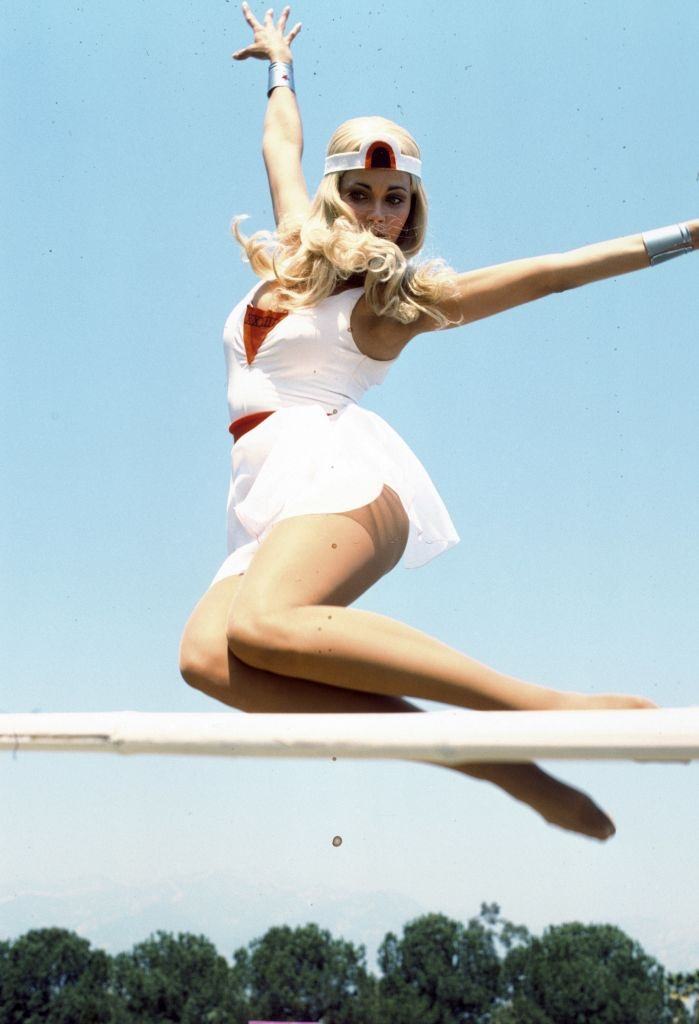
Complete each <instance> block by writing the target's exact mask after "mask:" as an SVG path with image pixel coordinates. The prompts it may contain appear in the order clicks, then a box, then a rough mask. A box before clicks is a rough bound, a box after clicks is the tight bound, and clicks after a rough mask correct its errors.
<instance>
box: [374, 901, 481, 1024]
mask: <svg viewBox="0 0 699 1024" xmlns="http://www.w3.org/2000/svg"><path fill="white" fill-rule="evenodd" d="M482 909H483V908H482ZM496 909H497V908H496ZM495 938H496V936H495V934H494V931H493V929H492V927H487V926H486V924H484V923H483V921H481V920H479V919H477V918H473V919H471V920H470V921H469V922H468V925H466V926H464V925H463V924H461V923H460V922H458V921H453V920H451V919H450V918H448V917H445V916H444V915H443V914H426V915H425V916H424V917H419V918H416V919H415V920H414V921H410V922H409V923H408V924H407V925H406V926H405V927H404V929H403V935H402V937H401V938H397V937H396V936H395V935H394V934H393V933H391V932H389V933H388V935H387V936H386V938H385V939H384V941H383V943H382V944H381V947H380V948H379V965H380V967H381V971H382V974H383V977H382V978H381V980H380V982H379V992H380V1021H381V1022H382V1024H384V1022H385V1024H481V1022H482V1024H486V1022H487V1021H489V1019H490V1017H489V1014H490V1011H491V1009H492V1008H493V1006H494V1002H495V1000H496V997H497V993H498V982H499V975H500V960H499V958H498V954H497V950H496V946H495Z"/></svg>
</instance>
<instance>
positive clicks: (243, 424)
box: [228, 409, 337, 441]
mask: <svg viewBox="0 0 699 1024" xmlns="http://www.w3.org/2000/svg"><path fill="white" fill-rule="evenodd" d="M276 411H277V410H276V409H270V411H269V412H251V413H248V415H247V416H241V417H240V419H237V420H234V421H233V423H231V425H230V427H229V428H228V433H229V434H232V435H233V439H234V440H235V441H239V440H240V439H241V437H242V436H243V434H247V432H248V430H252V428H253V427H256V426H257V425H258V424H259V423H262V421H263V420H266V419H267V417H268V416H271V415H272V413H273V412H276ZM334 412H337V409H335V410H333V412H329V413H326V415H327V416H332V415H333V414H334Z"/></svg>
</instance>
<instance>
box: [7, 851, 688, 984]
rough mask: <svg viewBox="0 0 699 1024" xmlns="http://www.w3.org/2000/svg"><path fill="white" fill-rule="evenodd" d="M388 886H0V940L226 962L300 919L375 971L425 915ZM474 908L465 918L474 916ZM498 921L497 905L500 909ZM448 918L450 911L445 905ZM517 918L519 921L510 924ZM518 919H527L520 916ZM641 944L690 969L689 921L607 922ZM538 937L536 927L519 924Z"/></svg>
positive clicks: (210, 879)
mask: <svg viewBox="0 0 699 1024" xmlns="http://www.w3.org/2000/svg"><path fill="white" fill-rule="evenodd" d="M435 910H437V911H442V912H444V913H447V914H449V910H448V909H445V908H442V907H427V906H424V905H422V904H420V903H418V902H417V901H415V900H412V899H411V898H410V897H408V896H406V895H405V894H403V893H398V892H387V891H377V892H365V891H364V892H361V893H358V892H349V891H348V892H347V893H346V894H343V895H341V896H340V895H338V894H337V892H331V891H323V889H322V888H320V889H316V888H314V890H313V892H303V891H298V890H295V889H293V888H291V887H284V886H274V887H270V886H266V887H265V888H264V889H256V888H255V885H254V880H252V882H248V881H246V880H245V879H241V878H232V877H231V876H228V875H227V874H225V873H224V872H219V871H217V872H210V873H201V874H198V875H187V876H182V877H176V876H169V877H162V878H160V879H158V880H157V881H153V882H142V883H128V884H126V883H124V884H122V883H119V882H115V881H114V880H112V879H107V878H101V877H99V876H94V877H91V878H86V879H83V880H81V881H80V882H75V881H73V882H70V883H68V882H66V883H65V884H64V885H63V886H61V887H60V889H58V887H55V886H54V887H52V888H51V889H49V888H43V887H42V886H41V885H40V884H34V883H33V884H23V885H20V884H18V885H15V886H8V885H5V886H2V885H0V937H1V938H5V939H7V938H16V937H17V936H18V935H21V934H23V933H24V932H26V931H29V929H30V928H45V927H49V926H58V927H62V928H69V929H71V930H72V931H75V932H77V934H78V935H81V936H83V937H84V938H86V939H89V940H90V942H91V943H92V945H93V946H96V947H98V948H100V949H105V950H107V951H108V952H109V953H118V952H121V951H123V950H127V949H130V948H131V947H132V946H133V945H134V944H135V943H137V942H141V941H142V940H143V939H146V938H147V937H148V936H149V935H151V934H152V933H153V932H155V931H158V930H162V931H168V932H175V933H176V932H192V933H194V934H197V935H205V936H206V937H207V938H208V939H210V940H211V941H212V942H213V943H214V945H215V946H216V948H217V949H218V951H219V952H220V953H221V954H222V955H223V956H225V957H226V958H227V959H229V960H230V958H231V955H232V953H233V951H234V950H235V949H238V948H239V947H240V946H245V945H247V943H248V942H250V941H251V940H252V939H255V938H259V937H261V936H262V935H263V934H264V933H265V932H266V931H267V929H268V928H271V927H272V926H273V925H280V924H287V925H290V926H292V927H295V926H297V925H304V924H307V923H308V922H310V921H313V922H315V923H316V924H318V925H319V926H320V927H321V928H327V929H328V930H329V931H330V932H331V933H332V935H333V936H334V937H335V938H344V939H348V940H350V941H352V942H354V943H355V944H359V943H361V944H363V945H364V946H365V948H366V951H367V964H368V966H369V968H370V969H371V970H373V971H377V968H376V951H377V949H378V947H379V945H380V943H381V942H382V940H383V938H384V936H385V935H386V932H388V931H393V932H396V933H397V934H400V932H401V930H402V928H403V925H404V924H405V923H406V922H407V921H410V920H412V919H413V918H414V917H418V916H419V915H420V914H425V913H429V912H431V911H435ZM478 910H479V907H474V908H473V910H472V911H471V912H470V914H469V916H477V914H478ZM502 914H503V916H504V917H505V918H507V916H508V914H507V907H503V908H502ZM452 916H454V917H457V918H458V917H459V914H458V912H456V911H454V912H453V914H452ZM516 923H520V922H516ZM524 923H527V922H524ZM609 923H611V924H617V925H618V926H619V927H620V928H622V929H623V930H624V931H625V932H626V933H627V934H628V935H630V936H631V937H632V938H634V939H636V940H637V941H638V942H640V943H641V945H642V946H643V948H644V949H645V950H646V952H647V953H649V954H650V955H651V956H654V957H655V958H656V959H657V960H659V962H660V963H661V964H662V965H663V966H664V967H665V968H666V969H667V970H669V971H690V970H696V969H697V967H699V927H698V926H697V923H696V922H695V921H693V920H689V919H688V920H685V921H676V922H674V923H673V924H672V926H671V927H668V926H667V925H664V924H660V923H659V922H658V921H655V920H654V919H652V918H650V917H644V916H640V915H639V916H633V917H630V918H629V919H628V920H626V921H613V922H612V921H610V922H609ZM528 927H530V928H531V930H532V931H533V932H535V933H537V934H538V931H539V929H537V928H535V927H534V926H532V925H528Z"/></svg>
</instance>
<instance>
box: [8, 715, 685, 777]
mask: <svg viewBox="0 0 699 1024" xmlns="http://www.w3.org/2000/svg"><path fill="white" fill-rule="evenodd" d="M0 749H4V750H8V751H22V752H24V751H32V750H39V751H42V750H43V751H46V750H63V751H70V752H76V751H89V752H99V751H106V752H112V753H117V754H200V755H208V756H217V757H320V758H333V757H334V758H338V759H339V758H364V759H378V758H397V759H401V760H408V761H423V760H425V761H426V760H431V761H442V762H446V763H448V764H458V763H459V762H466V761H474V762H475V761H501V762H505V761H511V762H516V761H532V760H534V759H543V760H591V759H594V760H634V761H690V760H699V707H691V708H660V709H658V710H655V709H649V710H632V711H462V710H456V709H455V710H445V711H431V712H427V713H425V714H414V713H399V714H357V715H347V714H344V715H340V714H319V715H306V714H303V715H300V714H283V715H282V714H269V715H267V714H250V715H245V714H241V713H236V712H215V713H184V712H172V713H169V712H168V713H150V712H136V711H108V712H95V713H83V712H77V713H57V714H53V713H50V714H45V713H39V714H12V715H0Z"/></svg>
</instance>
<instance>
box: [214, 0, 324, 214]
mask: <svg viewBox="0 0 699 1024" xmlns="http://www.w3.org/2000/svg"><path fill="white" fill-rule="evenodd" d="M242 10H243V16H244V18H245V20H246V21H247V23H248V25H249V26H250V28H251V29H252V30H253V32H254V39H253V42H252V43H251V44H250V46H246V47H244V49H242V50H237V51H236V52H235V53H234V54H233V58H234V60H245V59H246V58H247V57H256V58H258V60H269V61H281V62H282V63H283V64H288V65H291V64H292V56H291V43H292V41H293V40H294V38H295V37H296V36H297V35H298V33H299V32H300V31H301V24H300V22H298V23H297V24H296V25H294V27H293V28H292V30H291V31H290V32H289V33H288V34H285V30H286V23H287V20H288V18H289V12H290V10H291V8H290V7H288V6H287V7H285V8H284V10H283V11H282V13H281V16H280V18H279V21H278V22H277V23H276V25H275V23H274V17H273V11H272V9H271V8H270V9H269V10H268V11H267V13H266V14H265V20H264V24H261V23H260V22H259V21H258V20H257V18H256V17H255V15H254V14H253V13H252V11H251V10H250V8H249V7H248V5H247V4H246V3H243V5H242ZM302 154H303V128H302V125H301V114H300V111H299V107H298V103H297V102H296V93H295V92H294V91H293V90H292V89H288V88H274V89H272V91H271V93H270V94H269V99H268V102H267V112H266V114H265V122H264V132H263V136H262V156H263V158H264V162H265V168H266V169H267V178H268V180H269V189H270V194H271V196H272V205H273V207H274V219H275V222H276V223H277V224H279V222H280V220H281V219H282V217H286V216H291V217H294V218H295V217H302V218H303V217H305V215H306V213H307V212H308V207H309V205H310V202H309V198H308V190H307V188H306V181H305V179H304V176H303V170H302V167H301V156H302Z"/></svg>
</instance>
